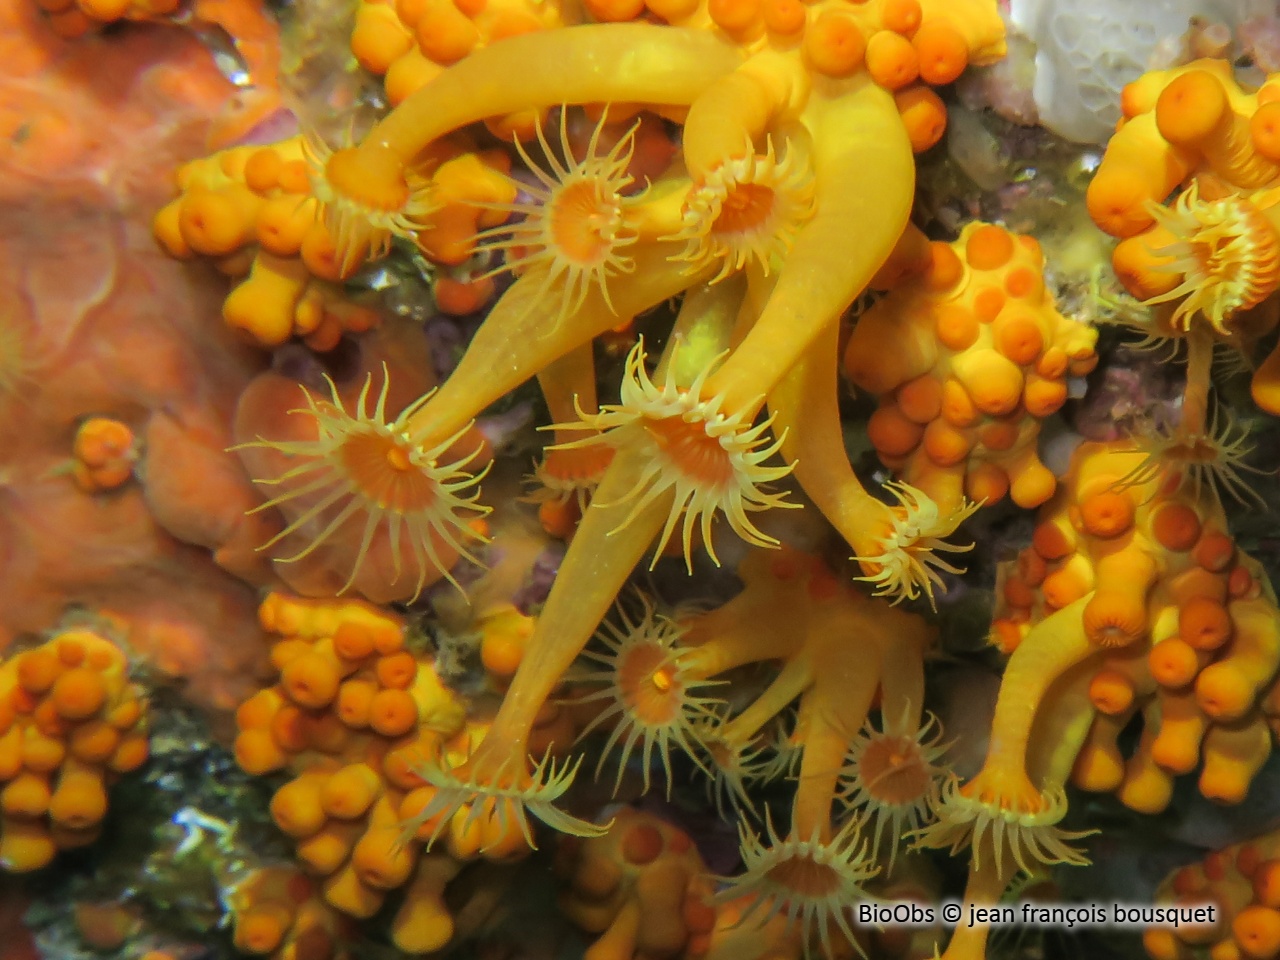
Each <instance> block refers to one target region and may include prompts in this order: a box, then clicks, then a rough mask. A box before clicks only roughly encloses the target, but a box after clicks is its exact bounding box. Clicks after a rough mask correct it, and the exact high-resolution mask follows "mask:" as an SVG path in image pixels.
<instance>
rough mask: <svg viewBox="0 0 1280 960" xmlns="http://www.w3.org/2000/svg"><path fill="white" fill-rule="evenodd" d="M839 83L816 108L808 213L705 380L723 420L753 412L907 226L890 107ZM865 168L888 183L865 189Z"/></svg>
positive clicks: (862, 88) (868, 86) (903, 170)
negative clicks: (755, 308)
mask: <svg viewBox="0 0 1280 960" xmlns="http://www.w3.org/2000/svg"><path fill="white" fill-rule="evenodd" d="M847 83H848V84H849V87H848V89H847V90H844V91H842V94H841V96H839V97H837V98H834V99H832V100H829V101H824V102H823V103H822V105H821V108H818V107H817V106H815V107H814V110H815V117H814V125H813V128H812V129H811V132H812V134H813V166H814V172H815V176H816V182H815V188H814V204H815V213H814V215H813V217H812V218H811V219H810V220H809V221H808V222H807V223H805V224H804V225H803V226H802V227H801V228H800V229H799V230H798V231H797V233H796V236H795V239H794V241H793V242H792V244H791V250H790V253H789V254H788V257H787V263H788V268H787V269H785V270H783V272H782V273H781V274H780V275H779V277H778V282H777V285H776V286H775V287H774V288H773V290H772V292H771V294H770V295H769V298H768V301H767V302H766V303H765V304H764V307H763V309H762V310H761V312H760V316H759V319H758V320H757V321H756V323H755V325H754V326H753V327H752V329H751V331H750V332H749V333H748V334H747V336H746V337H745V338H744V339H743V341H742V343H741V344H739V345H738V347H737V349H736V350H734V352H733V354H732V355H731V356H730V357H729V358H728V360H726V361H725V363H724V365H723V366H722V367H721V368H720V369H719V370H717V371H716V372H715V373H714V374H713V375H712V376H711V377H710V378H709V379H708V380H707V384H706V389H705V393H706V395H707V396H720V395H723V396H724V404H725V408H726V409H728V410H732V411H738V410H743V411H748V410H753V409H755V408H756V407H757V406H758V404H759V398H760V397H761V395H767V394H768V393H769V392H770V391H771V390H772V389H773V387H774V386H775V385H776V384H777V383H778V382H779V381H780V380H781V379H782V377H783V376H784V375H785V374H786V372H787V371H788V370H789V369H791V367H792V366H794V365H795V363H796V362H798V360H799V358H800V357H801V356H802V355H803V354H804V352H805V351H806V350H807V349H808V347H809V346H810V344H812V343H813V342H814V341H815V340H816V339H817V338H818V337H819V336H820V335H821V333H822V330H823V329H824V327H825V326H826V325H828V324H831V323H834V322H836V321H837V320H838V319H839V317H840V315H841V314H842V313H843V312H844V311H845V309H847V308H848V306H849V305H850V304H851V303H852V302H853V300H854V298H855V297H856V296H857V295H858V294H859V293H861V292H862V290H863V289H864V288H865V287H866V285H867V283H868V282H869V281H870V279H871V277H872V276H873V275H874V274H875V272H876V270H878V269H879V267H880V265H881V264H882V263H883V262H884V260H885V259H886V258H887V257H888V256H889V253H890V252H891V251H892V250H893V247H894V244H895V243H896V242H897V239H898V236H899V235H900V234H901V233H902V230H903V228H904V227H905V225H906V222H907V214H908V213H909V211H910V208H911V196H912V192H913V189H914V186H915V175H914V173H915V166H914V162H913V160H912V156H911V146H910V144H909V143H908V142H907V138H906V133H905V132H904V131H903V129H902V126H901V124H900V122H899V121H898V117H897V112H896V110H895V109H894V108H893V106H892V98H891V97H890V96H889V95H888V94H887V93H886V92H885V91H884V90H883V89H881V88H880V87H878V86H876V85H875V84H874V83H872V82H871V81H870V80H864V79H861V78H855V79H854V80H852V81H847ZM868 167H873V168H875V169H878V170H883V171H886V172H889V174H888V175H887V176H886V177H885V178H884V179H882V180H881V181H880V182H877V183H876V184H875V185H874V188H872V185H871V184H869V183H866V181H865V179H863V178H862V177H861V176H860V171H863V170H866V169H867V168H868ZM864 183H865V184H866V188H865V189H858V188H854V187H853V186H852V185H854V184H859V185H861V184H864ZM854 224H857V225H858V230H857V240H856V242H853V243H852V248H851V246H850V241H851V239H852V238H851V235H850V230H851V229H852V228H853V225H854ZM850 253H852V257H850ZM837 260H839V262H838V263H837V262H836V261H837Z"/></svg>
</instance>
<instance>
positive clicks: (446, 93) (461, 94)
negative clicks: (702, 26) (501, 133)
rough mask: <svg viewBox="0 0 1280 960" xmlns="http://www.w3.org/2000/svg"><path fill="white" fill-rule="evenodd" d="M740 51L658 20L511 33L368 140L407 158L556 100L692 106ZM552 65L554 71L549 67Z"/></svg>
mask: <svg viewBox="0 0 1280 960" xmlns="http://www.w3.org/2000/svg"><path fill="white" fill-rule="evenodd" d="M740 58H741V54H740V53H739V52H738V51H737V50H736V49H735V48H734V47H733V46H731V45H729V44H726V43H724V42H723V41H721V40H719V39H717V38H716V37H714V36H713V35H711V34H710V33H707V32H704V31H701V30H685V29H680V28H673V27H660V26H656V25H653V24H640V23H611V24H587V25H583V26H578V27H574V28H571V29H567V30H550V31H544V32H539V33H532V34H525V35H523V36H515V37H508V38H507V39H506V40H505V41H504V42H503V43H502V44H501V45H497V46H491V47H486V48H484V49H482V50H477V51H476V52H475V53H473V54H472V55H471V56H469V57H467V58H466V59H464V60H461V61H459V62H458V63H457V64H455V65H454V66H453V67H451V68H450V69H449V70H446V71H445V72H444V73H442V74H440V75H439V76H437V77H436V78H435V79H434V81H433V82H431V83H429V84H427V85H426V86H424V87H423V88H422V89H421V90H419V91H417V92H416V93H414V94H412V95H411V96H409V97H408V98H406V99H405V100H404V101H403V102H402V103H401V104H400V105H399V106H398V107H397V108H396V109H395V110H394V111H392V112H391V114H390V115H389V116H387V117H386V118H385V119H384V120H382V121H381V122H380V123H379V124H377V126H375V127H374V128H373V130H372V131H370V133H369V136H368V137H367V138H366V140H365V142H366V143H369V144H374V145H378V146H385V147H388V148H390V149H391V150H393V151H394V152H395V153H396V154H397V155H398V156H399V157H401V158H402V159H404V160H405V161H408V160H411V159H412V158H413V157H415V156H416V155H417V154H419V153H420V152H421V151H422V150H423V149H424V148H425V147H426V146H427V145H429V144H430V143H432V142H433V141H435V140H436V139H438V138H439V137H441V136H442V135H444V134H446V133H448V132H450V131H452V130H456V129H458V128H460V127H463V126H466V125H467V124H469V123H474V122H475V121H477V120H482V119H485V118H487V117H493V116H500V115H503V114H509V113H515V112H516V111H519V110H527V109H532V108H538V107H544V106H546V105H548V104H584V103H609V102H624V101H631V102H637V103H651V104H669V105H688V104H690V103H692V102H693V101H694V100H695V99H696V98H697V96H698V94H700V93H701V92H702V91H703V90H704V89H706V87H707V86H708V85H709V84H710V83H711V82H712V81H713V80H715V79H716V78H717V77H719V76H722V75H724V74H726V73H728V72H729V71H731V70H733V69H734V68H735V67H736V66H738V64H739V62H740ZM548 63H554V64H556V69H555V70H545V69H543V67H544V66H545V65H546V64H548ZM606 64H607V65H608V66H607V67H606V66H604V65H606ZM618 64H626V65H627V67H626V69H618Z"/></svg>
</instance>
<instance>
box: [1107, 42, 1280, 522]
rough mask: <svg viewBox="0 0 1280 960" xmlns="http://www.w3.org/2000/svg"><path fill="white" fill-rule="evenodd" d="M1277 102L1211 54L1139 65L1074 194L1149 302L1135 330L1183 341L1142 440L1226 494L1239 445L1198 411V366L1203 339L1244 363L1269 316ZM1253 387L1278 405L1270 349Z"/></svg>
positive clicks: (1277, 272)
mask: <svg viewBox="0 0 1280 960" xmlns="http://www.w3.org/2000/svg"><path fill="white" fill-rule="evenodd" d="M1278 100H1280V84H1277V83H1275V82H1274V81H1273V80H1268V82H1267V83H1265V84H1263V86H1262V87H1260V88H1259V89H1258V90H1257V91H1255V92H1250V93H1247V92H1245V91H1244V90H1243V89H1242V88H1241V87H1240V86H1239V84H1238V83H1237V82H1236V80H1235V78H1234V76H1233V75H1232V72H1231V67H1230V65H1229V64H1227V63H1226V62H1225V61H1220V60H1197V61H1195V62H1194V63H1190V64H1188V65H1186V66H1183V67H1178V68H1175V69H1172V70H1167V71H1157V72H1153V73H1148V74H1146V75H1145V76H1143V77H1142V78H1141V79H1140V80H1138V81H1136V82H1134V83H1132V84H1130V85H1129V86H1127V87H1126V88H1125V91H1124V99H1123V102H1122V106H1123V109H1124V117H1125V119H1124V120H1123V121H1122V123H1121V126H1120V128H1119V130H1118V131H1117V133H1116V135H1115V136H1114V137H1113V138H1112V140H1111V142H1110V144H1109V145H1108V146H1107V152H1106V155H1105V157H1104V158H1103V161H1102V164H1101V166H1100V167H1099V169H1098V173H1097V175H1096V176H1095V177H1094V179H1093V181H1092V183H1091V184H1090V186H1089V193H1088V204H1089V212H1090V214H1091V215H1092V216H1093V218H1094V220H1095V221H1096V222H1097V224H1098V226H1100V227H1101V228H1102V229H1103V230H1105V231H1106V232H1107V233H1109V234H1111V235H1112V236H1115V237H1119V238H1121V242H1120V243H1119V244H1118V245H1117V246H1116V249H1115V253H1114V256H1113V263H1114V266H1115V271H1116V275H1117V276H1118V277H1119V278H1120V280H1121V281H1122V282H1123V283H1124V284H1125V286H1126V287H1127V288H1128V289H1129V291H1130V292H1131V293H1132V294H1133V295H1134V296H1135V297H1137V298H1138V299H1140V300H1142V301H1143V302H1144V303H1146V304H1149V305H1153V306H1155V307H1156V310H1155V312H1154V315H1153V323H1152V324H1151V329H1147V328H1146V327H1145V326H1144V328H1143V332H1145V333H1147V334H1148V335H1149V336H1151V337H1153V338H1156V339H1165V338H1171V339H1174V340H1179V341H1183V340H1184V341H1185V343H1186V349H1187V397H1188V403H1187V404H1186V410H1185V412H1184V414H1183V417H1182V422H1181V423H1180V424H1179V425H1178V427H1177V429H1176V430H1175V431H1173V432H1172V433H1171V434H1170V435H1168V436H1155V437H1150V438H1146V441H1145V442H1146V443H1147V445H1148V448H1149V449H1150V451H1151V453H1152V456H1153V458H1159V459H1162V460H1169V459H1177V460H1180V461H1183V462H1186V463H1189V464H1200V465H1202V467H1203V469H1204V470H1206V471H1209V472H1211V473H1212V474H1213V475H1214V476H1215V477H1216V478H1217V479H1218V480H1219V481H1220V482H1225V484H1226V486H1227V492H1229V493H1230V494H1231V495H1232V496H1234V497H1236V498H1237V499H1246V498H1248V497H1249V496H1250V495H1249V491H1248V488H1247V485H1246V484H1245V483H1244V481H1243V479H1242V478H1241V477H1240V475H1239V470H1238V467H1237V464H1238V462H1239V460H1240V459H1241V457H1242V456H1243V455H1244V454H1246V453H1247V452H1248V448H1247V447H1246V446H1245V445H1244V443H1243V441H1244V436H1243V435H1242V434H1240V433H1238V432H1237V431H1236V430H1235V428H1234V425H1233V423H1232V421H1231V419H1230V417H1229V416H1223V417H1221V418H1218V417H1213V418H1211V417H1210V416H1209V409H1208V402H1207V395H1208V393H1209V388H1210V383H1209V374H1210V366H1211V362H1212V353H1213V348H1214V346H1215V345H1216V344H1225V345H1226V346H1227V347H1228V348H1229V349H1231V350H1232V351H1234V352H1237V353H1240V354H1243V355H1244V356H1245V357H1246V358H1247V359H1248V362H1249V363H1250V364H1252V354H1253V352H1254V347H1255V345H1256V344H1257V343H1258V341H1259V340H1260V339H1261V338H1263V337H1265V336H1266V335H1267V334H1268V333H1269V332H1270V331H1271V330H1273V329H1274V328H1275V325H1276V313H1275V310H1274V306H1265V304H1266V302H1267V300H1268V298H1270V297H1271V296H1272V294H1274V293H1275V292H1276V290H1277V289H1280V232H1278V231H1280V219H1278V217H1280V208H1277V207H1276V201H1277V199H1280V195H1278V194H1276V193H1275V191H1276V190H1277V189H1280V103H1278V102H1277V101H1278ZM1171 195H1176V196H1174V199H1173V201H1172V202H1171V203H1170V204H1169V205H1168V206H1166V205H1164V201H1165V198H1167V197H1169V196H1171ZM1255 308H1261V309H1255ZM1253 398H1254V401H1255V402H1256V403H1257V404H1258V406H1259V407H1261V408H1262V409H1263V410H1266V411H1267V412H1269V413H1271V414H1273V415H1275V414H1280V350H1275V349H1273V350H1272V351H1271V353H1270V354H1269V355H1268V356H1267V357H1266V358H1265V359H1263V360H1262V362H1261V364H1259V365H1258V366H1257V368H1256V369H1255V370H1254V372H1253Z"/></svg>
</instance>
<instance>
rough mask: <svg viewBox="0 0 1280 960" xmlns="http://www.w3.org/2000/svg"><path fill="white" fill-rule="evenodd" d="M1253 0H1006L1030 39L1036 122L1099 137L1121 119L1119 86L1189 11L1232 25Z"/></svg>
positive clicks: (1178, 28)
mask: <svg viewBox="0 0 1280 960" xmlns="http://www.w3.org/2000/svg"><path fill="white" fill-rule="evenodd" d="M1255 5H1256V4H1255V3H1254V2H1253V0H1069V2H1064V0H1012V2H1011V4H1010V19H1011V20H1012V22H1013V26H1014V28H1015V29H1017V30H1018V31H1020V32H1021V33H1023V34H1024V35H1026V36H1027V37H1029V38H1030V39H1031V40H1033V41H1034V42H1035V44H1036V80H1035V89H1034V91H1033V94H1034V96H1035V100H1036V108H1037V109H1038V111H1039V113H1040V122H1041V123H1042V124H1044V126H1046V127H1048V128H1049V129H1050V130H1052V131H1054V132H1055V133H1057V134H1058V135H1059V136H1062V137H1066V138H1067V139H1068V140H1075V141H1077V142H1079V143H1105V142H1106V140H1107V138H1108V137H1110V136H1111V134H1112V132H1113V131H1114V130H1115V125H1116V121H1117V120H1119V119H1120V89H1121V88H1122V87H1123V86H1124V85H1125V84H1126V83H1129V82H1130V81H1131V80H1136V79H1137V78H1138V77H1139V76H1141V74H1142V73H1143V71H1144V70H1146V68H1147V61H1148V59H1149V58H1150V57H1151V55H1152V53H1153V52H1154V51H1155V48H1156V45H1157V44H1158V43H1159V42H1160V41H1161V40H1163V39H1166V38H1170V37H1178V36H1181V35H1182V33H1184V32H1185V31H1186V29H1187V26H1188V23H1189V22H1190V20H1191V18H1192V17H1193V16H1201V17H1207V18H1210V19H1213V20H1216V21H1219V22H1223V23H1227V24H1229V25H1231V26H1234V25H1236V24H1238V23H1239V22H1240V21H1241V20H1242V19H1243V18H1244V17H1246V16H1248V15H1249V14H1250V13H1252V12H1253V7H1254V6H1255Z"/></svg>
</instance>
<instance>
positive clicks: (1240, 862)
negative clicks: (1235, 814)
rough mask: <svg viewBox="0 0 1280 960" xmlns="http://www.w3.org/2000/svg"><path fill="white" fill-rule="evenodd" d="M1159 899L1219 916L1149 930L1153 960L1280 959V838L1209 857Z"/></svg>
mask: <svg viewBox="0 0 1280 960" xmlns="http://www.w3.org/2000/svg"><path fill="white" fill-rule="evenodd" d="M1156 899H1157V902H1159V903H1160V904H1162V905H1169V906H1174V907H1183V908H1191V909H1193V908H1194V907H1197V906H1205V905H1211V906H1213V907H1214V913H1215V917H1214V922H1213V923H1203V922H1202V923H1195V922H1192V923H1181V922H1180V923H1179V924H1178V925H1177V926H1176V927H1173V926H1166V925H1163V924H1162V925H1158V926H1153V927H1151V928H1149V929H1148V930H1146V931H1145V932H1144V933H1143V936H1142V945H1143V946H1144V947H1145V948H1146V951H1147V954H1148V956H1150V957H1151V958H1152V960H1200V958H1208V957H1220V956H1238V957H1248V958H1249V960H1274V958H1275V957H1277V956H1280V836H1277V833H1276V831H1274V830H1272V831H1268V832H1267V833H1264V834H1262V835H1261V836H1258V837H1254V838H1253V839H1251V840H1247V841H1245V842H1244V843H1238V844H1234V845H1232V846H1230V847H1227V848H1225V849H1222V850H1213V851H1211V852H1209V853H1208V854H1206V855H1205V857H1204V858H1203V860H1201V861H1200V862H1199V863H1192V864H1188V865H1187V866H1185V867H1180V868H1179V869H1177V870H1175V871H1174V872H1173V873H1171V874H1170V875H1169V876H1168V877H1167V878H1165V881H1164V882H1163V883H1162V884H1161V885H1160V889H1159V892H1158V893H1157V895H1156ZM1202 916H1203V914H1202Z"/></svg>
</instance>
